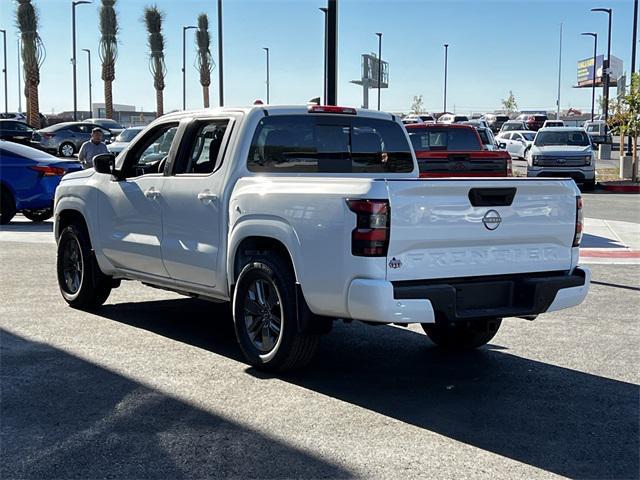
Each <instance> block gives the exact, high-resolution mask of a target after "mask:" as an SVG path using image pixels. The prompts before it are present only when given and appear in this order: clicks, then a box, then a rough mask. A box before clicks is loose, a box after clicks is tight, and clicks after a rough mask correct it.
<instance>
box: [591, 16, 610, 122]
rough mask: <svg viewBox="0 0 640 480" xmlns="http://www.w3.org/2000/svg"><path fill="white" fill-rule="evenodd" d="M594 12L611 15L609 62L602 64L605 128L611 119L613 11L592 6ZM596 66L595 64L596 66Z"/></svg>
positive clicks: (608, 43) (608, 46)
mask: <svg viewBox="0 0 640 480" xmlns="http://www.w3.org/2000/svg"><path fill="white" fill-rule="evenodd" d="M591 11H592V12H604V13H606V14H607V15H609V32H608V41H607V64H606V65H604V62H603V65H602V69H603V74H604V124H605V130H606V129H607V128H608V127H607V120H609V83H610V77H611V74H610V73H609V70H610V68H611V13H612V10H611V9H610V8H592V9H591ZM594 68H595V66H594Z"/></svg>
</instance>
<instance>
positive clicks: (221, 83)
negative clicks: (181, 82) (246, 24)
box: [218, 0, 224, 107]
mask: <svg viewBox="0 0 640 480" xmlns="http://www.w3.org/2000/svg"><path fill="white" fill-rule="evenodd" d="M222 67H223V63H222V0H218V83H219V85H218V88H219V92H220V106H221V107H222V106H224V77H223V75H222Z"/></svg>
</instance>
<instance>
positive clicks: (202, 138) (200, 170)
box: [175, 119, 229, 175]
mask: <svg viewBox="0 0 640 480" xmlns="http://www.w3.org/2000/svg"><path fill="white" fill-rule="evenodd" d="M228 125H229V121H228V120H223V119H221V120H212V121H207V122H198V123H197V124H196V125H195V126H194V127H192V129H191V132H189V134H188V135H187V138H186V139H185V142H183V144H185V145H187V147H186V148H184V149H183V150H182V152H181V155H180V159H179V161H178V162H177V165H176V170H175V173H176V174H177V175H180V174H200V175H209V174H210V173H213V172H214V171H216V170H217V169H218V167H219V166H220V165H221V163H222V157H223V155H224V151H223V143H224V142H223V140H224V138H225V133H226V132H227V128H228Z"/></svg>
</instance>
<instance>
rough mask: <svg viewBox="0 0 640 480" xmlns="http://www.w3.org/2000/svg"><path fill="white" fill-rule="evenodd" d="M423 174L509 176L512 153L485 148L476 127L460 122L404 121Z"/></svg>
mask: <svg viewBox="0 0 640 480" xmlns="http://www.w3.org/2000/svg"><path fill="white" fill-rule="evenodd" d="M405 127H406V129H407V132H408V133H409V138H410V139H411V143H412V144H413V149H414V150H415V152H416V157H417V159H418V166H419V167H420V176H421V177H509V176H511V155H509V153H508V152H506V151H504V150H497V151H495V150H494V151H491V150H486V149H485V148H484V146H483V144H482V140H481V139H480V136H479V135H478V132H477V130H476V129H475V128H474V127H472V126H470V125H460V124H451V125H443V124H435V125H431V124H425V125H423V124H414V125H405Z"/></svg>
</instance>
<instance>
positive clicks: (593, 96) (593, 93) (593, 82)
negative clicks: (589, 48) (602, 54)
mask: <svg viewBox="0 0 640 480" xmlns="http://www.w3.org/2000/svg"><path fill="white" fill-rule="evenodd" d="M580 35H585V36H588V37H593V79H592V80H591V121H592V122H593V116H594V105H595V101H596V55H597V51H598V34H597V33H592V32H584V33H581V34H580Z"/></svg>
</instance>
